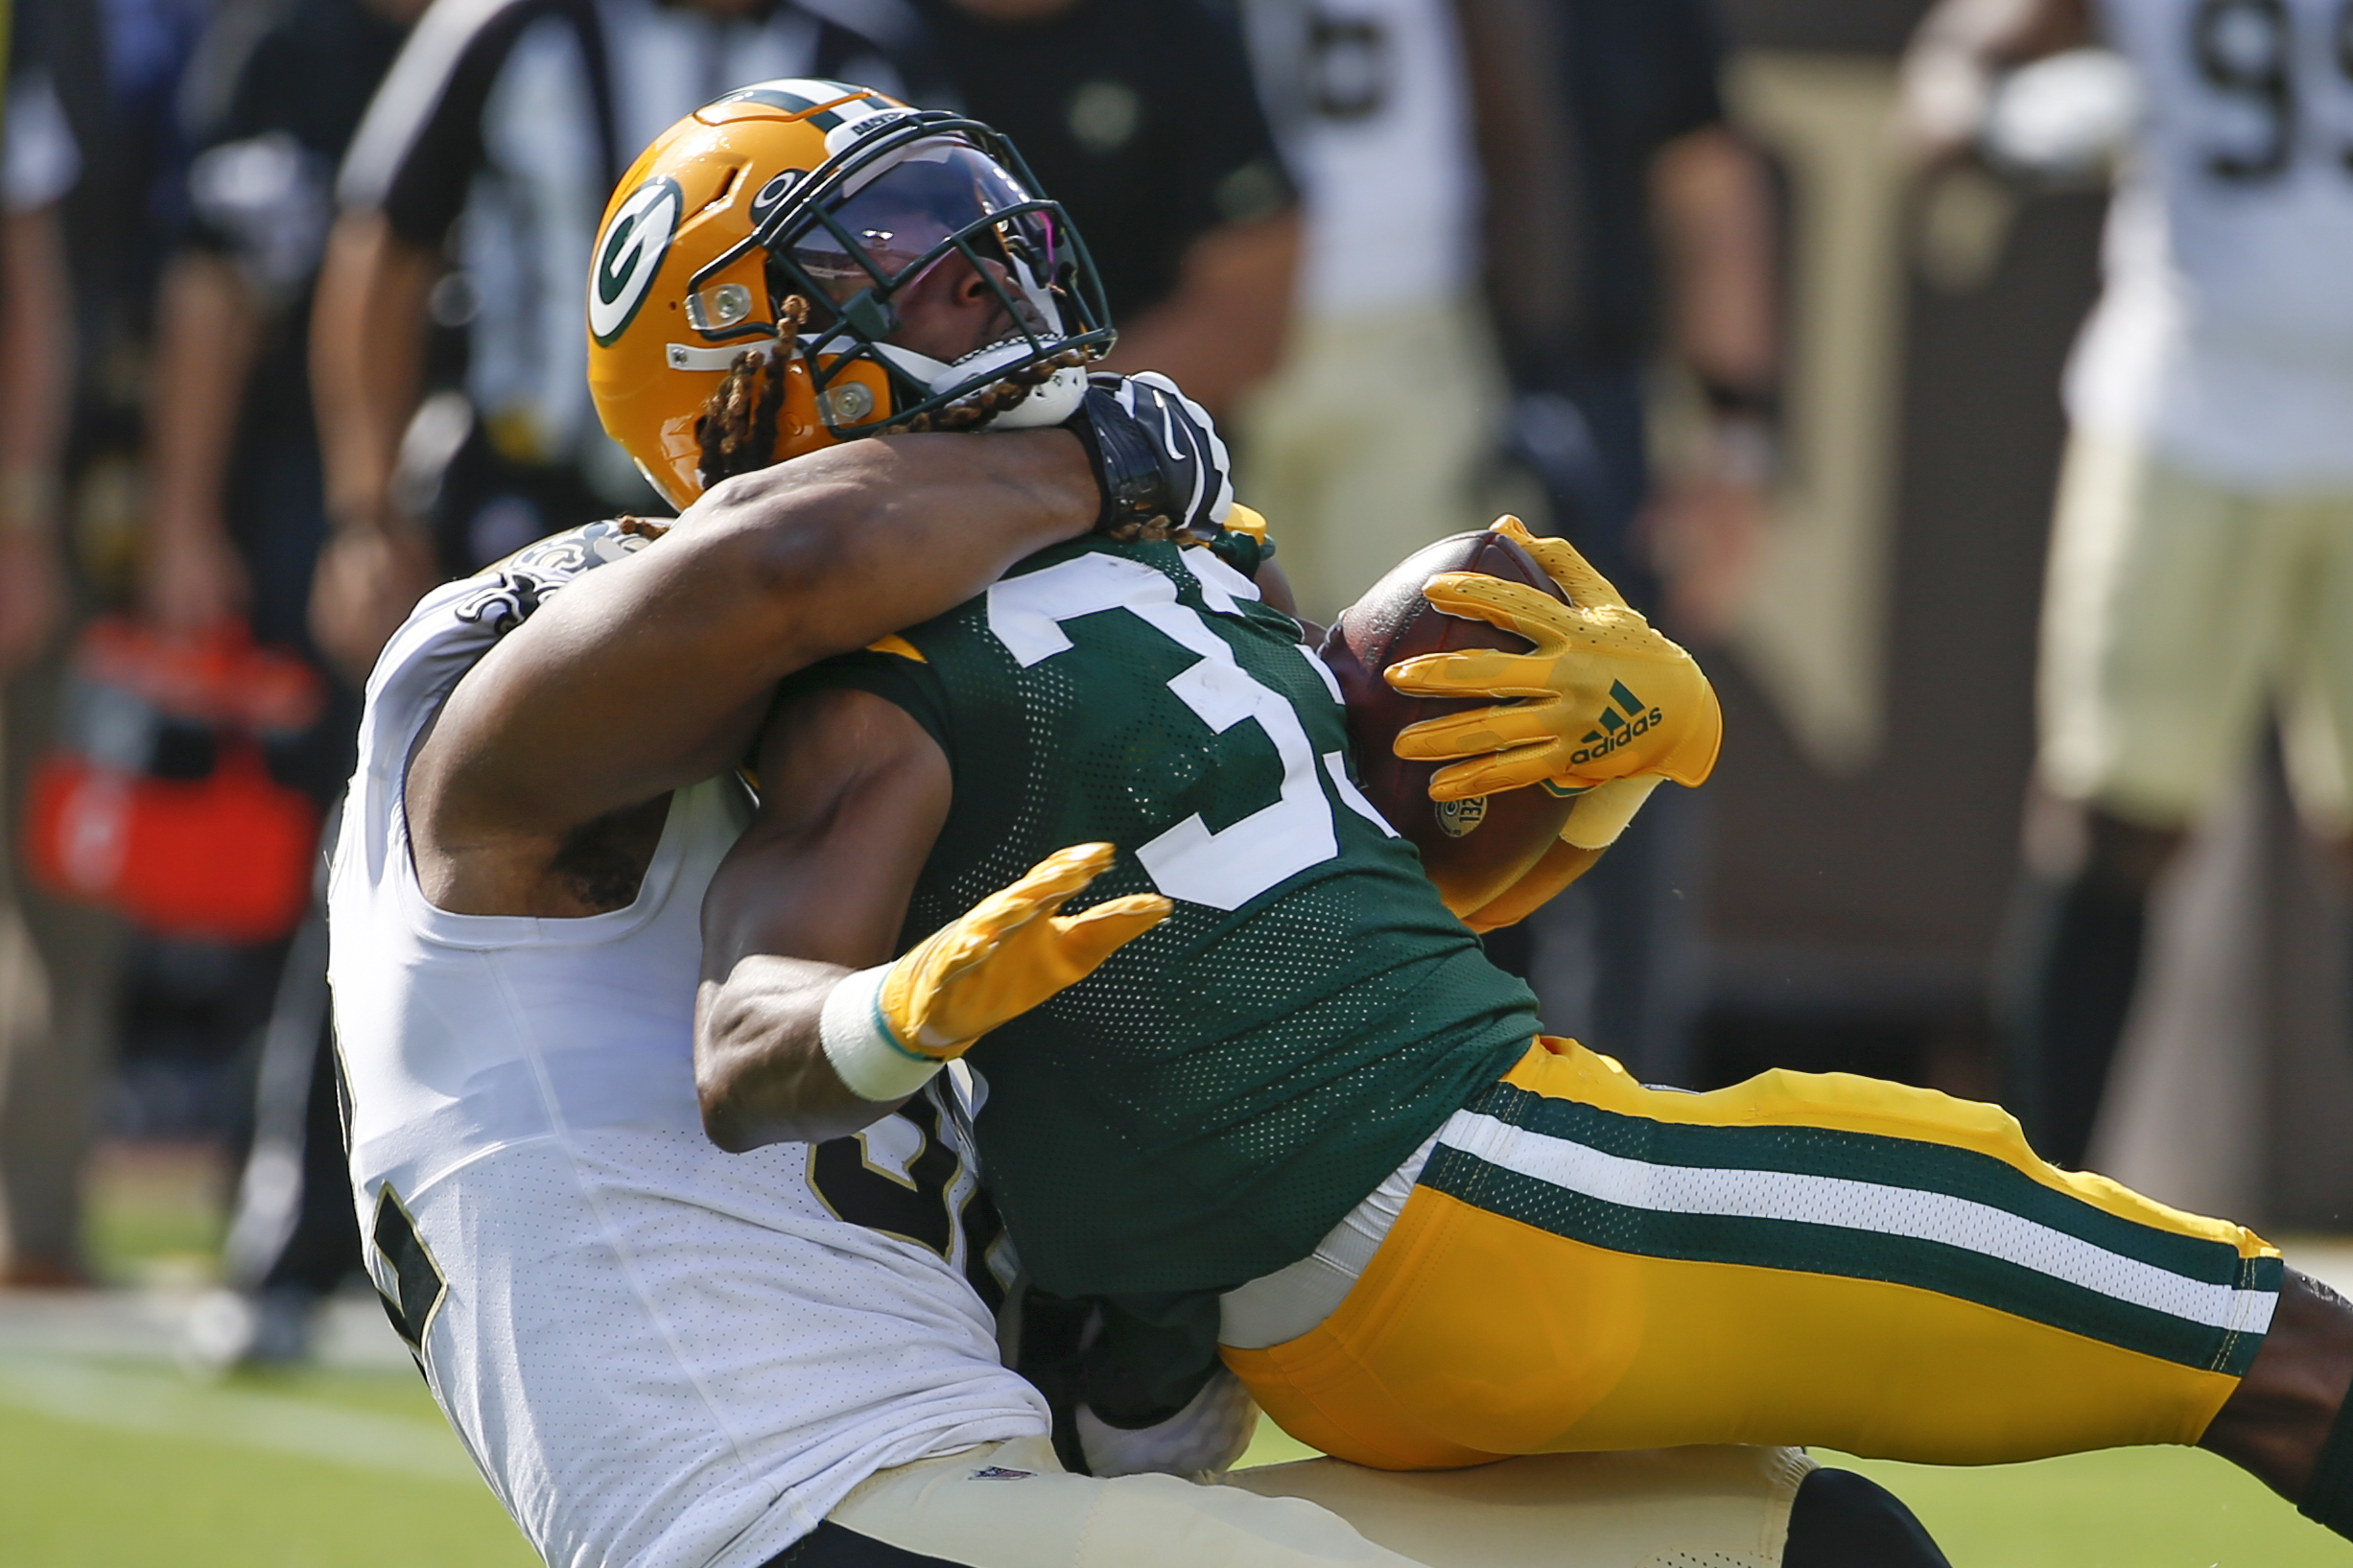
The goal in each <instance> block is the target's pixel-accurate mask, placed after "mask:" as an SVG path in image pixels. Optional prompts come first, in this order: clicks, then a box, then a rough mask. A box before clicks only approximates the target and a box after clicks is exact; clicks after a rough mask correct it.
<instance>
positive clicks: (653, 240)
mask: <svg viewBox="0 0 2353 1568" xmlns="http://www.w3.org/2000/svg"><path fill="white" fill-rule="evenodd" d="M683 202H684V198H683V197H681V196H680V194H679V191H678V182H677V181H676V180H674V179H671V178H670V177H668V176H657V177H655V178H653V179H649V180H647V181H646V183H645V184H643V185H640V186H639V187H638V188H637V189H636V190H635V191H633V192H631V193H630V195H629V198H628V199H627V200H625V201H624V202H623V203H622V204H621V206H620V208H619V209H618V210H617V211H615V212H614V214H613V219H612V222H609V223H607V224H606V225H605V228H604V238H603V240H602V241H601V242H600V244H599V245H598V246H597V265H596V268H595V270H594V271H593V272H591V274H590V277H589V287H588V333H589V336H590V337H591V338H593V339H596V340H597V342H598V343H599V344H600V345H601V346H605V347H610V346H611V344H612V341H613V339H616V338H618V337H620V336H621V335H622V334H623V333H624V332H625V331H627V330H628V326H629V323H630V322H631V321H634V320H635V319H637V308H638V307H639V306H640V305H643V304H644V303H645V302H646V293H647V290H649V289H651V288H652V287H653V279H654V274H655V273H657V272H659V271H660V270H661V269H662V258H663V257H664V256H665V255H667V254H668V253H669V251H670V242H671V238H672V237H673V236H674V235H676V234H677V232H678V214H679V209H680V207H681V206H682V204H683Z"/></svg>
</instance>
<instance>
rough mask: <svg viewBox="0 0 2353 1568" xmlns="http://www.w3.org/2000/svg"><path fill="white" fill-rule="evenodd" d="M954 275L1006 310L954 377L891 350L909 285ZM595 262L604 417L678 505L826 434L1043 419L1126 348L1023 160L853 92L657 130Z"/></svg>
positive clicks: (601, 234)
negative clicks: (1105, 359) (1088, 372)
mask: <svg viewBox="0 0 2353 1568" xmlns="http://www.w3.org/2000/svg"><path fill="white" fill-rule="evenodd" d="M960 265H968V266H970V268H971V269H972V270H973V272H974V273H975V274H976V276H977V277H978V278H979V280H980V281H981V283H982V284H983V285H984V287H985V290H986V291H987V292H988V293H990V294H992V295H993V296H994V299H995V301H996V304H995V306H994V307H993V310H994V312H995V313H996V314H993V315H991V316H990V317H989V321H990V323H991V325H990V326H988V327H987V328H985V329H983V332H984V334H985V335H987V336H990V337H991V338H992V339H993V340H991V341H988V342H987V343H985V345H984V346H982V347H979V348H976V349H974V350H973V351H972V352H969V353H964V354H962V355H961V356H960V357H957V358H954V359H953V360H941V359H933V358H930V357H929V356H927V355H926V354H924V353H922V352H918V351H917V350H916V349H915V348H914V347H911V346H908V345H907V344H906V343H902V342H898V341H894V338H896V337H898V336H899V335H901V334H902V332H903V318H902V316H901V314H900V308H899V299H900V291H902V290H903V289H913V288H916V287H918V286H919V285H923V284H924V280H925V279H926V278H927V277H931V276H934V275H935V274H936V273H937V269H939V268H941V267H956V266H960ZM589 266H590V276H589V287H588V311H587V322H586V326H587V329H588V331H587V336H588V340H589V350H588V381H589V391H590V395H591V397H592V399H593V400H594V402H595V404H596V407H597V412H598V416H599V418H600V420H602V422H603V425H604V429H605V432H606V433H607V434H609V435H611V436H612V437H613V439H614V440H615V441H617V442H619V443H620V444H621V446H622V447H623V448H624V450H625V451H627V452H628V454H629V456H631V457H632V458H634V459H635V460H636V462H637V465H638V468H639V469H640V471H641V472H643V473H644V474H645V475H646V477H647V480H649V481H650V482H651V483H652V484H653V486H654V488H655V489H657V490H659V491H660V492H661V493H662V494H663V495H664V496H665V497H666V498H667V499H668V500H669V501H671V503H673V504H674V505H677V506H679V507H681V508H683V507H685V506H687V505H689V504H691V503H693V502H694V500H696V499H697V498H698V497H699V496H700V495H701V494H702V491H703V489H704V487H705V484H706V482H707V481H714V482H715V481H716V479H717V478H719V477H724V476H725V475H726V474H729V473H739V472H742V471H743V470H744V469H745V468H746V467H760V466H765V464H767V463H771V462H779V461H783V460H784V459H786V458H788V457H793V456H800V455H802V454H803V453H807V452H813V451H816V450H817V449H819V448H821V447H825V446H830V445H832V444H834V443H835V442H836V441H841V440H848V439H855V438H857V437H859V436H864V435H876V434H883V433H889V432H893V431H901V430H921V429H974V428H977V427H978V426H980V425H982V424H987V423H990V422H992V421H994V422H996V423H997V424H999V425H1000V426H1005V427H1010V426H1014V425H1023V424H1043V423H1051V422H1052V421H1053V420H1054V419H1058V418H1060V417H1062V416H1063V414H1065V413H1067V412H1068V411H1069V410H1068V409H1067V408H1064V407H1063V405H1065V404H1066V403H1067V404H1071V405H1075V403H1076V401H1077V398H1078V397H1079V396H1080V395H1082V394H1083V391H1084V385H1085V382H1084V364H1085V362H1086V361H1088V360H1089V359H1092V358H1095V357H1098V356H1100V355H1101V354H1103V353H1105V352H1108V351H1109V349H1110V346H1111V344H1112V342H1113V340H1114V338H1115V334H1114V333H1113V332H1112V329H1111V321H1110V316H1109V312H1108V311H1107V310H1106V308H1105V307H1104V304H1103V295H1102V287H1101V284H1100V282H1099V280H1098V279H1097V278H1096V276H1095V273H1094V264H1093V262H1092V260H1091V259H1090V258H1089V257H1088V255H1087V251H1086V247H1085V246H1084V244H1083V243H1081V242H1080V240H1079V238H1078V236H1077V234H1076V232H1075V231H1074V230H1073V229H1072V228H1071V223H1070V220H1069V218H1068V217H1067V216H1066V215H1065V214H1064V213H1063V211H1062V209H1061V207H1060V205H1059V204H1058V203H1056V202H1053V201H1051V200H1048V199H1045V198H1044V197H1042V196H1041V195H1039V193H1038V192H1037V190H1036V186H1035V182H1034V181H1033V180H1032V179H1031V178H1030V176H1029V173H1028V171H1027V169H1026V168H1025V167H1024V165H1023V163H1022V161H1021V157H1020V154H1019V153H1017V152H1014V150H1013V148H1012V146H1011V144H1010V143H1008V142H1007V141H1006V140H1005V139H1004V138H1003V137H1002V136H1000V135H999V134H998V133H997V132H996V131H994V130H992V129H989V128H988V127H987V126H984V125H981V124H979V123H978V122H976V121H973V120H968V119H965V118H963V117H961V116H959V115H954V114H948V113H944V112H941V111H938V110H919V109H914V108H911V107H909V106H908V105H905V104H902V103H899V102H898V101H897V100H895V99H891V98H888V97H885V96H884V95H882V94H881V93H878V92H875V91H873V90H871V89H869V88H865V87H860V86H857V85H855V84H852V83H849V82H825V81H816V80H799V79H794V80H788V81H779V82H758V83H755V84H753V85H751V86H748V87H741V88H738V89H737V90H735V91H734V92H731V93H728V94H726V95H725V96H723V97H721V98H719V99H717V100H715V101H714V102H712V103H709V104H706V105H703V106H702V107H701V108H699V109H697V110H696V111H695V112H694V114H692V115H689V116H688V117H687V118H685V119H683V120H681V121H679V122H678V123H677V124H676V125H674V126H672V127H671V129H668V130H666V131H664V132H663V133H662V135H661V136H659V137H658V138H656V139H655V141H654V142H653V144H652V145H651V146H650V147H648V148H647V150H646V151H645V152H643V153H642V154H640V156H639V157H638V159H637V162H636V163H635V164H634V165H633V166H632V167H631V168H630V170H629V172H628V174H627V175H626V176H624V177H623V179H622V181H621V184H620V186H619V188H618V189H617V190H616V191H615V193H614V198H613V200H612V203H611V204H610V205H609V206H608V207H607V208H606V211H605V215H604V221H603V222H602V223H601V224H600V227H599V229H598V232H597V243H596V248H595V251H594V253H593V255H592V257H591V259H590V264H589ZM746 353H749V354H752V355H754V356H756V358H755V359H754V360H751V361H744V359H743V356H744V355H745V354H746ZM731 372H732V373H733V374H734V375H735V377H736V380H735V382H734V383H733V384H732V386H731V390H730V391H729V393H728V397H727V399H726V400H725V402H724V403H723V404H722V405H720V406H719V409H721V410H724V418H723V419H721V418H717V417H715V418H714V419H713V420H712V421H711V422H710V425H709V427H708V429H709V430H710V431H711V432H712V433H713V439H712V441H711V442H708V443H707V442H706V441H705V439H704V433H705V430H706V424H705V415H706V412H707V411H709V412H714V413H718V411H719V410H715V409H714V408H713V395H714V393H715V392H717V391H718V390H719V388H720V386H721V385H722V384H723V383H726V382H727V379H728V377H729V376H730V374H731ZM1055 410H1061V411H1060V412H1056V411H1055ZM722 426H724V427H725V428H724V429H722ZM706 460H708V461H710V462H711V463H713V464H715V465H716V472H715V473H713V474H712V475H710V476H706V473H705V463H706Z"/></svg>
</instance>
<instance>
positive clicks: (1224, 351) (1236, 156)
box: [917, 0, 1300, 566]
mask: <svg viewBox="0 0 2353 1568" xmlns="http://www.w3.org/2000/svg"><path fill="white" fill-rule="evenodd" d="M917 5H918V8H919V10H920V11H921V12H922V13H923V17H924V20H925V23H926V25H927V26H928V28H929V31H930V34H931V38H932V47H933V49H934V52H935V56H936V58H937V59H938V60H939V61H940V63H941V66H942V68H943V69H944V70H945V71H946V72H947V74H948V84H949V86H950V87H951V88H952V89H953V93H954V95H955V96H956V97H957V98H958V99H960V100H961V102H962V106H963V107H964V109H965V110H966V112H968V113H970V114H972V115H973V116H974V117H975V118H976V119H979V120H983V121H985V122H987V123H988V124H990V125H992V126H995V127H996V128H997V129H1000V130H1001V131H1002V132H1004V134H1006V135H1007V136H1009V137H1011V138H1012V139H1013V145H1014V146H1015V147H1016V148H1018V149H1019V150H1020V151H1021V154H1022V158H1023V161H1024V162H1025V163H1027V164H1028V165H1029V168H1030V172H1031V173H1032V174H1033V175H1035V176H1037V180H1038V183H1039V185H1040V186H1041V187H1042V188H1044V189H1046V190H1049V191H1052V192H1053V193H1054V194H1055V195H1056V197H1058V198H1059V199H1061V201H1062V203H1063V205H1064V206H1065V207H1066V208H1068V209H1069V211H1070V214H1071V222H1073V223H1075V224H1076V225H1077V226H1078V228H1079V230H1080V232H1081V233H1083V234H1084V235H1086V237H1087V246H1088V249H1089V251H1090V252H1091V253H1092V255H1093V256H1094V263H1095V266H1096V267H1097V268H1098V269H1100V270H1101V272H1102V276H1103V289H1104V293H1105V294H1106V296H1107V297H1108V300H1109V303H1110V306H1111V318H1112V320H1113V322H1114V323H1115V324H1117V325H1118V329H1119V344H1118V349H1117V350H1115V351H1114V353H1113V354H1112V356H1111V358H1110V359H1109V360H1108V361H1107V362H1106V363H1107V364H1108V365H1109V367H1110V368H1112V369H1115V370H1119V371H1134V370H1157V371H1160V372H1161V373H1162V374H1164V375H1165V376H1168V377H1170V378H1171V379H1172V380H1174V381H1175V382H1176V383H1177V385H1179V386H1183V387H1184V388H1185V390H1186V392H1187V394H1188V396H1190V397H1192V398H1194V399H1196V400H1197V401H1199V402H1200V403H1201V404H1203V405H1204V406H1205V407H1207V408H1208V409H1209V410H1211V411H1212V413H1217V414H1223V413H1225V412H1226V411H1227V410H1230V409H1232V408H1233V407H1234V405H1235V399H1236V398H1238V397H1239V396H1240V395H1241V394H1242V393H1243V392H1244V391H1245V390H1247V389H1248V388H1249V387H1250V386H1253V385H1254V384H1255V383H1257V382H1259V380H1261V379H1262V378H1264V377H1265V376H1266V375H1267V374H1268V373H1269V372H1270V371H1272V370H1273V369H1274V368H1275V364H1276V362H1277V360H1278V359H1279V358H1280V356H1281V355H1282V342H1283V332H1284V327H1285V323H1286V321H1287V320H1288V317H1289V314H1290V309H1291V298H1292V293H1293V276H1294V273H1295V271H1296V269H1297V265H1298V258H1299V247H1300V220H1299V211H1298V205H1297V202H1296V199H1295V196H1294V193H1293V191H1292V188H1291V181H1290V176H1289V175H1288V173H1287V172H1286V171H1285V170H1284V168H1283V164H1282V157H1281V156H1280V155H1279V154H1278V152H1276V149H1275V143H1274V139H1273V137H1272V135H1271V134H1270V133H1269V132H1268V130H1267V126H1266V119H1265V115H1264V113H1263V112H1262V111H1261V109H1260V107H1259V100H1258V96H1257V93H1256V90H1255V87H1254V84H1253V82H1252V77H1251V70H1250V59H1249V56H1248V54H1247V53H1246V52H1245V51H1244V49H1243V46H1242V41H1241V36H1240V34H1239V32H1238V30H1237V29H1236V28H1235V25H1234V23H1233V20H1232V18H1231V17H1230V16H1229V15H1228V14H1226V13H1224V12H1217V11H1212V9H1211V8H1210V7H1209V6H1208V5H1207V4H1205V3H1204V0H917ZM1284 537H1286V538H1287V537H1288V534H1287V532H1286V534H1285V535H1284ZM1288 564H1289V563H1288V562H1287V560H1286V562H1285V565H1286V566H1287V565H1288Z"/></svg>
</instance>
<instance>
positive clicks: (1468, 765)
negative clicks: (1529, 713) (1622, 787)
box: [1430, 739, 1562, 801]
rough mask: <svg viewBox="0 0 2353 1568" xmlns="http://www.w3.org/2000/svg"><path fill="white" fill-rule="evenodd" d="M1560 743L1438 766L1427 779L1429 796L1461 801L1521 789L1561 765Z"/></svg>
mask: <svg viewBox="0 0 2353 1568" xmlns="http://www.w3.org/2000/svg"><path fill="white" fill-rule="evenodd" d="M1561 750H1562V748H1561V743H1560V742H1559V741H1558V740H1550V739H1548V740H1547V741H1546V742H1545V743H1544V744H1542V745H1536V746H1514V747H1512V748H1510V749H1509V750H1506V751H1501V752H1497V753H1494V755H1492V756H1487V757H1477V758H1473V759H1472V760H1471V761H1468V762H1457V763H1455V764H1454V765H1453V766H1452V767H1442V768H1440V769H1439V770H1438V771H1437V773H1435V774H1434V775H1432V776H1431V778H1430V799H1432V800H1434V801H1465V800H1469V799H1471V797H1472V796H1474V795H1500V794H1502V793H1503V792H1504V791H1506V790H1510V789H1525V788H1527V787H1528V786H1529V785H1530V784H1540V783H1541V782H1542V781H1544V780H1546V779H1549V778H1551V777H1552V776H1553V775H1554V774H1555V773H1557V772H1559V771H1560V768H1561Z"/></svg>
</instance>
